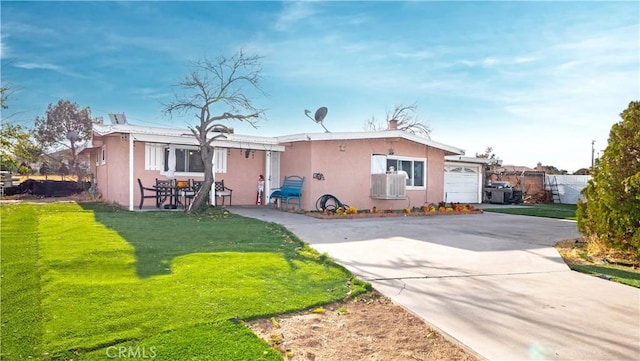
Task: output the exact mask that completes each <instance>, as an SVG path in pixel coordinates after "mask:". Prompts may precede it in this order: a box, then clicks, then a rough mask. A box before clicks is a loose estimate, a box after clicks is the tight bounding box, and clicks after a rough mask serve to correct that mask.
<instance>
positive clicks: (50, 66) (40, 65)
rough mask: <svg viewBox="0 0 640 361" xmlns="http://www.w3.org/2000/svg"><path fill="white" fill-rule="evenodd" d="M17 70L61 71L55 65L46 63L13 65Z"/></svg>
mask: <svg viewBox="0 0 640 361" xmlns="http://www.w3.org/2000/svg"><path fill="white" fill-rule="evenodd" d="M15 66H16V67H18V68H22V69H29V70H32V69H45V70H53V71H61V70H62V68H61V67H59V66H58V65H55V64H48V63H16V65H15Z"/></svg>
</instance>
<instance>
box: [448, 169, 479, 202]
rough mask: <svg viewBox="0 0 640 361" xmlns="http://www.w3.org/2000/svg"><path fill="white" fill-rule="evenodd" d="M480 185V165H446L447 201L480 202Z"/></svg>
mask: <svg viewBox="0 0 640 361" xmlns="http://www.w3.org/2000/svg"><path fill="white" fill-rule="evenodd" d="M479 186H480V167H476V166H451V165H449V166H445V167H444V199H445V200H446V201H447V202H460V203H478V202H479V199H480V194H479V193H478V192H479V190H478V189H479Z"/></svg>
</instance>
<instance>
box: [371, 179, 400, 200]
mask: <svg viewBox="0 0 640 361" xmlns="http://www.w3.org/2000/svg"><path fill="white" fill-rule="evenodd" d="M371 198H375V199H406V198H407V183H406V176H405V175H404V174H372V175H371Z"/></svg>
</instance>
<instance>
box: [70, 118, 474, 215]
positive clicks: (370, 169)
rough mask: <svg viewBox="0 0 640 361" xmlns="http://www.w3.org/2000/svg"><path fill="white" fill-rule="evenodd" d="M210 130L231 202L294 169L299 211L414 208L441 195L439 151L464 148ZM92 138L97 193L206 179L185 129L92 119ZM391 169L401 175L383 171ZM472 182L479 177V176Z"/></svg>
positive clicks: (128, 200)
mask: <svg viewBox="0 0 640 361" xmlns="http://www.w3.org/2000/svg"><path fill="white" fill-rule="evenodd" d="M215 136H216V140H214V142H213V145H214V146H215V149H216V150H215V157H214V170H215V174H214V177H215V179H216V180H221V179H223V180H224V182H225V185H226V186H227V187H229V188H231V189H233V205H251V204H255V203H256V187H257V182H258V179H259V176H260V175H264V178H265V194H266V195H267V196H268V195H269V194H270V192H271V190H272V189H274V188H277V187H278V186H279V185H280V183H281V182H282V179H283V178H284V177H285V176H289V175H297V176H303V177H305V182H304V186H303V191H302V194H303V196H302V204H301V206H302V209H305V210H314V209H315V208H316V200H317V199H318V198H319V197H320V196H322V195H324V194H332V195H334V196H336V197H337V198H338V199H340V200H341V201H342V202H344V203H346V204H349V205H352V206H354V207H356V208H359V209H366V208H371V207H374V206H375V207H377V208H379V209H389V208H393V209H398V208H405V207H414V206H417V207H419V206H422V205H424V204H425V203H436V202H440V201H443V200H444V197H443V196H444V195H445V156H450V155H451V156H453V155H458V156H459V155H462V154H463V151H462V150H461V149H459V148H456V147H452V146H449V145H445V144H441V143H438V142H434V141H432V140H430V139H428V138H425V137H421V136H417V135H414V134H410V133H407V132H404V131H401V130H386V131H376V132H349V133H305V134H297V135H288V136H281V137H258V136H247V135H239V134H233V133H231V132H225V131H224V130H221V131H219V132H215ZM91 144H92V147H91V148H87V149H85V150H84V151H83V152H84V153H88V154H90V156H91V161H90V166H91V172H92V173H93V174H94V175H95V180H96V182H97V188H98V190H99V192H100V193H101V194H102V197H103V199H105V200H106V201H109V202H115V203H117V204H120V205H123V206H128V208H129V209H134V207H136V206H137V205H138V203H139V200H140V190H139V188H138V184H137V179H138V178H139V179H140V180H141V181H142V183H143V184H144V185H145V186H152V185H153V184H154V183H155V180H156V179H167V178H168V177H175V179H177V180H187V179H196V180H201V179H203V178H204V175H203V165H202V162H201V160H200V154H199V149H198V146H197V143H196V140H195V138H194V137H193V135H192V134H191V132H190V131H189V130H187V129H171V128H160V127H146V126H135V125H131V124H109V125H105V124H94V129H93V139H92V142H91ZM470 159H471V158H465V161H464V162H462V163H461V164H466V165H467V166H466V168H468V169H478V172H479V173H478V174H480V173H481V172H480V169H481V165H479V164H478V163H477V162H476V163H474V162H473V161H471V160H470ZM391 167H393V169H394V172H390V168H391ZM397 171H401V172H399V173H401V176H398V175H397V174H387V173H396V172H397ZM402 171H404V172H405V173H403V172H402ZM398 179H400V180H404V182H402V181H400V183H398V182H397V180H398ZM391 181H392V182H396V183H394V184H395V185H393V186H392V187H390V186H391V185H392V184H391V183H387V182H391ZM478 182H479V183H480V184H482V179H481V178H480V179H479V180H478ZM372 187H373V188H375V189H376V192H375V194H373V195H372ZM394 187H395V188H394ZM474 187H475V185H474ZM450 193H451V194H453V193H454V192H450ZM478 194H481V188H480V187H478ZM466 196H468V197H470V196H469V195H466ZM469 199H470V198H469ZM476 199H479V198H476ZM212 201H213V202H215V199H214V200H212ZM267 201H268V199H267ZM448 201H452V200H451V199H449V200H448ZM474 202H477V200H476V201H474Z"/></svg>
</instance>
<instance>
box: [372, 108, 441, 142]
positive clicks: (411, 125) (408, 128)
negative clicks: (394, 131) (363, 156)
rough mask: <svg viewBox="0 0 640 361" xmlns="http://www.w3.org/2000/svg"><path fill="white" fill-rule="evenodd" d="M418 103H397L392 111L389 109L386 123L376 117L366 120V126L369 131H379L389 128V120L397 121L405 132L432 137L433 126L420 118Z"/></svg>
mask: <svg viewBox="0 0 640 361" xmlns="http://www.w3.org/2000/svg"><path fill="white" fill-rule="evenodd" d="M417 112H418V104H417V103H413V104H409V105H405V104H399V105H396V106H395V107H394V108H393V110H392V111H387V118H386V121H385V122H384V123H380V122H378V121H377V120H376V118H375V117H373V116H372V117H371V118H369V119H367V120H366V121H365V125H364V128H365V130H369V131H379V130H385V129H389V122H391V121H392V120H395V121H397V128H398V129H400V130H403V131H405V132H409V133H412V134H416V135H422V136H425V137H427V138H430V134H431V128H430V127H429V126H428V125H427V124H425V123H424V122H423V121H422V120H420V119H419V118H418V114H417Z"/></svg>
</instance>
